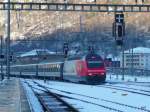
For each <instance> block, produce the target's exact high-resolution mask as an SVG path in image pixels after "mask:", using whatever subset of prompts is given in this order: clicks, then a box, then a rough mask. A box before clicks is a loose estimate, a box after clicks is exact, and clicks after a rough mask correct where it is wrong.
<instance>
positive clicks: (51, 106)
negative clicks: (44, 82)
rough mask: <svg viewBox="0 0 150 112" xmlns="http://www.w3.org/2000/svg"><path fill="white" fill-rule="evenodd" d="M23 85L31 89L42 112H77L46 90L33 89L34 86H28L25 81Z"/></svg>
mask: <svg viewBox="0 0 150 112" xmlns="http://www.w3.org/2000/svg"><path fill="white" fill-rule="evenodd" d="M25 83H26V84H28V86H29V87H31V88H32V90H33V92H34V94H35V95H36V96H37V98H38V100H39V102H40V104H41V105H42V107H43V110H44V112H79V111H78V110H77V109H76V108H74V107H73V106H72V105H70V104H68V103H67V102H65V101H64V100H63V99H62V98H61V97H59V96H58V95H57V94H55V93H52V92H51V91H49V90H48V89H46V88H44V87H43V88H42V87H40V88H37V87H34V85H31V84H29V83H28V82H27V81H25Z"/></svg>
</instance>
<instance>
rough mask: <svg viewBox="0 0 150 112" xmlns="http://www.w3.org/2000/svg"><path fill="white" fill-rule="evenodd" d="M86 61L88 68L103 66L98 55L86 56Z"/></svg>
mask: <svg viewBox="0 0 150 112" xmlns="http://www.w3.org/2000/svg"><path fill="white" fill-rule="evenodd" d="M86 60H87V67H88V68H99V67H103V66H104V63H103V61H102V59H101V57H100V56H98V55H88V56H87V57H86Z"/></svg>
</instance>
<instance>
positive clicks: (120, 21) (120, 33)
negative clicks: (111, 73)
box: [113, 12, 125, 80]
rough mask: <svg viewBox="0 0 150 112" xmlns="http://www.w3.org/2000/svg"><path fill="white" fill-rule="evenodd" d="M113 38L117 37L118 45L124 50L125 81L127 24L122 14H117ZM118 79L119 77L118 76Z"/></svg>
mask: <svg viewBox="0 0 150 112" xmlns="http://www.w3.org/2000/svg"><path fill="white" fill-rule="evenodd" d="M113 36H114V37H115V41H116V45H117V47H119V48H122V80H124V41H123V37H124V36H125V22H124V14H123V13H122V12H118V13H115V21H114V23H113ZM117 78H118V75H117Z"/></svg>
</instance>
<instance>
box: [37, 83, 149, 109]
mask: <svg viewBox="0 0 150 112" xmlns="http://www.w3.org/2000/svg"><path fill="white" fill-rule="evenodd" d="M37 82H38V83H40V84H42V85H44V86H46V87H48V88H49V90H51V91H52V92H54V93H57V94H61V95H63V96H64V97H63V98H64V99H65V100H66V101H68V102H69V103H70V104H73V106H75V107H76V108H80V111H81V112H111V111H114V110H110V109H106V108H104V107H105V106H107V107H110V108H112V109H118V110H121V111H123V112H146V111H144V110H142V109H148V110H150V105H149V104H150V99H149V96H144V95H140V94H136V93H130V92H126V91H122V90H115V89H110V88H104V87H98V86H95V85H82V84H73V83H65V82H56V81H49V82H47V83H44V82H43V81H37ZM115 85H116V84H115ZM132 87H134V85H132ZM135 88H136V87H135ZM138 88H143V87H140V86H139V87H138ZM68 97H69V98H68ZM112 102H115V103H112ZM119 103H121V104H122V105H120V104H119ZM123 105H128V106H131V107H128V106H123ZM133 107H136V108H137V107H139V108H140V109H135V108H133Z"/></svg>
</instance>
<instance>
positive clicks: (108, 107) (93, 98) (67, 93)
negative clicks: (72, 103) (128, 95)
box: [34, 82, 150, 112]
mask: <svg viewBox="0 0 150 112" xmlns="http://www.w3.org/2000/svg"><path fill="white" fill-rule="evenodd" d="M34 83H36V84H37V85H38V86H40V87H41V86H42V85H40V84H38V83H37V82H34ZM48 89H53V90H57V91H60V92H62V93H65V95H64V94H58V93H56V94H57V95H58V96H60V97H62V98H67V99H72V100H76V101H80V102H83V103H88V104H92V105H96V106H99V107H102V108H105V109H108V110H111V111H115V112H125V111H123V110H121V109H118V108H114V107H115V106H114V107H111V106H109V105H104V104H105V103H110V104H113V105H117V106H120V107H122V108H130V109H132V110H135V111H136V110H137V112H141V111H142V112H150V110H148V109H146V108H144V107H137V106H132V105H129V104H124V103H120V102H116V101H112V100H107V99H100V98H98V97H93V96H88V95H84V94H78V93H72V92H68V91H64V90H60V89H54V88H49V87H48ZM70 95H74V96H76V97H71V96H70ZM78 97H82V99H79V98H78ZM85 98H86V99H85ZM88 99H92V100H97V101H102V102H103V103H102V104H100V103H96V102H95V101H91V100H88Z"/></svg>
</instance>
